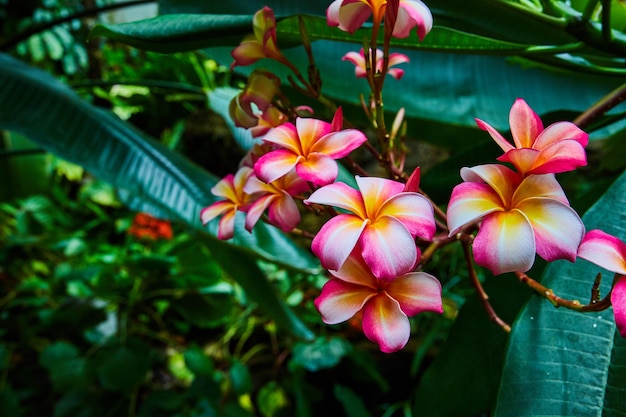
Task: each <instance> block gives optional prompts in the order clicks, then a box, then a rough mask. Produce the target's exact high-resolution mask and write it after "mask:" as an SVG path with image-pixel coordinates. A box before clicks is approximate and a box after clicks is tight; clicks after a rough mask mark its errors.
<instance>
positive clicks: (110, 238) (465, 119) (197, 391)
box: [0, 0, 626, 417]
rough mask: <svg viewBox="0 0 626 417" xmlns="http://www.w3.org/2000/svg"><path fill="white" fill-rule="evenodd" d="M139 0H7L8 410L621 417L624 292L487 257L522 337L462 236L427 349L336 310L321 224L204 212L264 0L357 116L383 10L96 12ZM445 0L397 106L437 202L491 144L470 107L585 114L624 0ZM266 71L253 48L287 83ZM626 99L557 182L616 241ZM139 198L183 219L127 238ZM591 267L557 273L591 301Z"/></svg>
mask: <svg viewBox="0 0 626 417" xmlns="http://www.w3.org/2000/svg"><path fill="white" fill-rule="evenodd" d="M131 3H133V4H135V3H148V2H145V1H144V2H131ZM131 3H127V4H124V3H122V4H117V5H111V4H107V3H106V2H96V1H84V2H79V1H70V0H66V1H61V0H57V1H54V0H52V1H32V2H21V1H15V0H2V1H0V19H2V25H1V30H0V33H1V36H2V37H1V38H0V50H1V53H0V85H1V86H2V87H1V88H0V128H2V129H5V130H4V133H3V136H2V141H1V142H0V152H1V154H0V178H2V179H3V181H2V182H1V183H0V186H1V188H0V198H1V201H2V202H1V204H0V242H1V243H0V262H1V263H0V310H1V311H0V375H1V377H0V415H10V416H19V415H24V416H31V415H32V416H39V415H54V416H66V415H68V416H69V415H80V416H103V415H106V416H118V415H119V416H122V415H144V416H160V415H163V416H174V415H176V416H214V415H219V416H245V415H259V416H282V415H285V416H287V415H298V416H316V415H321V414H322V413H329V414H330V415H346V416H350V417H351V416H368V415H372V416H378V415H381V416H387V417H389V416H410V415H419V416H468V417H469V416H480V415H489V414H492V415H496V416H504V415H511V416H523V415H528V416H531V415H532V416H536V415H563V416H569V415H607V416H610V415H621V414H623V413H626V403H624V398H626V395H625V394H626V393H625V392H624V389H625V388H624V384H623V381H624V380H625V378H626V374H625V373H624V372H625V371H624V370H625V369H626V368H625V367H624V366H623V361H624V352H625V351H626V350H625V349H624V346H623V344H624V342H623V339H621V338H620V337H619V335H617V336H615V328H614V324H613V323H612V319H611V313H610V311H608V312H605V313H603V314H600V315H598V314H594V315H593V316H591V315H589V316H582V317H581V315H580V314H573V313H569V312H566V311H561V310H556V309H554V308H553V307H552V305H551V304H549V303H548V302H546V301H545V300H543V299H540V298H538V297H535V296H532V295H531V292H530V290H529V289H527V288H526V287H524V286H523V285H522V284H520V283H518V282H517V281H516V280H515V277H514V276H512V275H511V276H508V275H505V276H499V277H495V278H493V277H489V276H488V274H486V273H485V274H481V279H482V280H484V281H485V288H486V289H487V291H488V293H489V294H490V296H491V300H492V302H493V305H494V307H495V308H496V310H497V311H498V312H499V314H500V315H501V316H502V317H503V318H504V319H505V320H507V321H509V322H514V326H513V331H512V333H511V335H510V336H507V335H506V334H505V333H503V332H502V330H501V329H500V328H498V327H497V326H496V325H495V324H493V323H491V322H489V321H488V318H487V316H486V314H485V312H484V310H483V309H482V308H481V306H480V303H479V302H478V300H477V299H476V297H474V294H473V291H472V290H471V287H470V285H469V283H468V280H467V276H466V272H465V271H464V270H463V268H462V267H460V266H459V263H461V262H462V254H460V253H459V251H458V250H457V249H458V248H446V249H445V251H442V253H438V256H436V257H435V258H434V259H433V262H432V263H431V264H430V265H429V268H430V269H429V272H431V273H433V274H434V275H435V276H437V277H438V278H440V279H441V281H442V284H443V286H444V304H445V314H444V315H443V316H437V317H435V316H430V315H426V316H424V317H419V318H416V319H414V320H412V324H413V337H412V341H411V342H410V344H409V345H408V346H407V347H406V348H405V349H404V350H403V351H402V352H400V353H397V354H394V355H384V354H381V353H379V352H378V351H376V349H375V347H373V346H372V345H371V344H369V343H368V342H367V341H366V340H364V338H363V336H362V334H361V333H360V332H359V330H358V329H355V328H353V327H352V325H351V324H350V323H348V324H345V325H340V326H332V327H328V326H322V325H321V322H320V319H319V316H318V314H317V313H316V312H315V310H314V308H313V306H312V300H313V298H314V297H315V296H316V295H317V293H318V292H319V288H320V287H321V284H322V283H323V282H324V279H323V277H322V276H320V275H319V274H321V271H320V269H319V266H318V265H317V263H316V261H315V259H314V258H313V257H312V256H311V255H310V254H309V252H308V249H307V247H306V242H300V241H298V240H296V239H293V238H291V237H289V236H285V235H283V234H282V233H279V232H277V231H276V230H275V229H272V228H270V227H267V226H265V225H259V226H258V227H256V228H255V232H254V234H253V235H249V234H247V233H246V232H245V231H243V230H239V231H238V233H237V234H236V236H237V237H236V239H235V240H234V241H233V242H231V243H229V244H226V243H223V242H220V241H218V240H217V239H215V238H214V237H213V234H214V233H215V230H214V229H215V228H214V225H212V226H211V227H209V229H208V232H209V233H207V230H206V229H204V228H203V227H202V226H201V225H200V222H199V216H198V212H199V210H200V208H202V207H203V206H206V205H208V204H210V203H211V202H212V201H213V196H212V195H211V193H210V188H211V186H212V185H213V184H214V183H215V182H216V181H217V179H218V178H220V177H222V176H223V175H225V174H226V173H228V172H233V171H234V170H235V169H236V164H237V161H238V159H239V158H240V157H241V155H243V152H244V151H245V150H246V149H248V148H249V147H250V146H251V145H252V140H251V137H250V135H249V134H248V133H247V132H246V131H243V130H240V129H237V128H235V127H234V126H232V124H230V122H228V121H227V120H224V118H222V117H221V116H223V117H225V116H226V115H227V106H228V103H229V101H230V98H231V97H233V96H234V95H235V94H236V93H237V92H238V89H239V88H241V86H242V85H243V83H244V77H245V75H247V74H248V73H249V72H250V71H251V69H250V68H237V69H236V71H235V72H234V73H232V72H230V71H229V70H228V65H230V63H231V60H232V58H231V57H230V50H231V49H232V47H233V46H235V45H237V44H238V42H239V41H240V39H241V38H242V37H243V36H244V35H245V34H246V33H248V32H249V31H250V27H251V26H250V25H251V19H252V15H253V13H254V12H255V11H256V10H258V9H260V8H261V7H262V6H264V5H266V4H267V5H269V6H270V7H272V8H273V9H274V10H275V12H276V14H277V16H279V23H278V39H279V44H280V45H281V46H282V47H283V48H286V54H287V55H288V56H289V57H290V59H292V60H294V61H295V62H297V63H299V65H300V66H301V68H302V69H305V65H306V55H305V54H304V52H303V50H302V49H301V48H300V47H299V36H298V31H297V30H296V28H297V22H298V18H297V16H303V19H304V23H305V25H306V27H307V31H308V32H309V35H310V37H311V39H312V40H314V42H313V50H314V52H315V56H316V62H317V64H318V65H319V69H320V72H321V75H322V78H323V81H324V86H323V90H324V93H325V94H326V95H327V96H328V97H330V98H332V99H333V100H335V101H336V102H337V103H338V104H341V105H342V106H344V109H345V111H346V114H347V116H348V118H350V119H351V120H354V121H355V123H357V124H358V123H359V105H358V103H359V96H358V93H359V92H362V93H366V88H367V85H366V82H365V81H363V80H358V79H354V77H353V76H352V74H353V68H352V67H351V64H348V63H345V62H341V61H340V58H341V56H342V55H343V54H344V53H345V52H346V51H348V50H352V49H357V48H358V43H360V42H361V41H362V39H363V37H364V32H367V30H368V29H367V28H366V29H362V30H360V31H357V32H356V33H355V34H354V35H349V34H346V33H343V32H340V31H338V30H336V29H333V28H328V27H327V26H326V25H325V19H324V18H323V16H324V12H325V8H326V7H327V6H328V4H326V3H324V2H291V1H286V0H284V1H283V0H271V1H267V2H261V1H256V0H245V1H240V2H236V3H232V2H231V3H226V2H206V1H197V0H179V1H169V0H161V1H159V2H158V5H159V13H160V16H158V17H156V18H154V19H152V20H148V21H139V22H131V23H124V24H110V23H105V22H104V21H103V20H98V19H99V16H100V19H102V14H101V12H103V11H105V10H108V8H110V7H116V8H120V7H128V6H129V5H130V4H131ZM600 3H602V5H603V6H604V10H610V13H602V11H601V7H600V6H601V5H600ZM427 4H428V5H429V6H430V7H431V9H432V10H433V13H434V16H435V29H434V30H433V31H432V33H431V34H430V35H429V36H428V37H427V38H426V40H425V41H424V42H423V43H420V42H418V41H417V39H416V36H415V35H413V36H412V37H410V38H408V39H407V40H399V41H397V43H396V44H395V45H394V48H396V49H397V50H401V51H402V52H403V53H407V54H408V55H409V57H410V59H411V64H410V65H409V66H407V68H406V70H407V71H406V75H405V78H404V79H403V80H402V81H399V82H396V81H393V82H389V83H388V84H387V88H388V90H387V91H386V96H385V105H386V109H387V110H388V111H389V112H390V113H393V112H395V111H397V110H398V109H399V108H400V107H404V108H405V109H406V111H407V115H408V116H409V119H408V120H409V131H408V136H409V141H408V143H407V146H408V147H409V149H410V164H411V165H413V166H417V165H421V166H422V167H423V172H424V176H423V181H422V188H424V189H425V191H427V192H428V193H429V195H431V197H433V198H434V199H435V201H436V202H437V203H439V204H441V205H442V206H445V204H446V200H447V198H448V197H449V195H450V190H451V189H452V187H453V186H454V185H455V184H456V183H458V182H459V175H458V170H459V168H460V167H461V166H470V165H475V164H478V163H484V162H488V161H491V160H492V159H493V158H494V157H495V156H496V155H497V149H496V147H495V145H494V144H493V143H491V141H490V139H489V138H488V135H486V134H485V133H484V132H481V131H479V130H478V129H476V128H475V124H474V117H479V118H481V119H483V120H487V121H489V123H491V124H493V125H494V126H495V127H497V128H499V129H501V130H503V131H504V130H506V129H507V128H508V120H507V117H508V109H509V108H510V106H511V104H512V102H513V101H514V99H515V98H516V97H523V98H524V99H525V100H526V101H527V102H528V103H529V104H530V105H531V106H532V107H533V109H535V110H536V111H538V113H540V114H541V115H542V118H543V119H544V121H545V122H550V121H554V120H565V119H569V120H572V119H574V118H576V117H577V116H578V115H579V114H580V113H582V112H584V111H585V110H587V109H588V108H589V107H590V106H592V105H593V104H594V103H595V102H597V101H598V100H600V99H601V98H602V97H603V96H605V95H606V94H608V93H609V92H611V91H613V90H615V89H616V88H618V87H620V85H621V84H622V83H623V78H624V72H625V71H626V70H625V69H624V63H623V58H622V57H623V56H624V55H623V53H624V50H625V49H626V46H625V45H626V44H625V40H624V39H625V38H624V33H623V32H624V26H625V24H626V17H625V14H624V13H625V11H624V8H623V6H622V2H620V1H605V2H594V1H584V0H580V1H572V2H562V1H555V0H551V1H519V2H518V1H487V0H484V1H483V0H479V1H473V2H464V1H460V0H459V1H457V0H445V1H443V0H442V1H439V0H432V1H429V2H428V3H427ZM55 19H57V20H59V22H58V24H54V22H52V23H48V22H51V21H53V20H55ZM60 20H63V21H62V22H61V21H60ZM98 22H100V24H99V25H97V26H95V28H93V27H94V24H96V23H98ZM45 25H47V26H45ZM609 29H611V30H609ZM89 31H90V32H89ZM88 32H89V34H88ZM87 39H89V42H87ZM162 53H167V54H166V55H164V54H162ZM271 64H272V63H268V62H261V63H259V65H261V66H269V67H270V69H271V70H272V71H273V72H274V73H276V74H278V75H279V76H281V77H283V79H284V80H286V76H287V73H286V72H285V70H284V69H283V68H279V67H275V66H272V65H271ZM285 84H286V82H285ZM287 94H289V95H290V97H292V98H293V99H294V100H296V99H301V97H299V96H298V95H297V93H296V92H295V91H294V90H290V89H288V88H287ZM307 104H310V105H312V106H314V107H316V109H318V107H317V105H316V104H315V103H310V102H307ZM318 110H319V111H320V112H321V111H322V110H321V109H318ZM624 114H625V113H624V108H623V106H622V107H616V108H614V109H613V110H612V111H611V112H610V113H609V114H607V115H605V116H604V117H602V118H600V119H598V120H595V121H594V123H593V124H591V125H589V126H587V127H586V128H587V130H588V131H590V133H591V138H592V143H591V145H590V146H589V149H588V151H589V160H590V165H589V167H587V168H586V169H584V170H582V171H578V172H576V173H569V174H566V175H561V176H560V177H559V179H560V180H561V182H562V183H563V184H564V186H565V188H566V192H567V194H568V196H569V197H570V200H571V202H572V205H573V206H574V207H575V208H576V209H577V210H579V211H580V212H584V211H586V210H587V209H589V208H590V207H591V208H590V209H589V212H588V214H587V215H586V216H585V218H584V219H585V221H586V223H587V226H588V228H592V227H601V228H603V229H605V230H606V231H607V232H609V233H612V234H615V235H617V236H619V237H621V238H622V239H624V238H626V232H624V221H623V219H624V213H625V212H626V206H625V205H624V201H623V196H624V195H625V193H624V177H623V176H621V174H622V172H623V170H624V167H625V166H626V162H625V161H624V159H623V158H621V157H620V155H623V153H624V143H625V142H624V140H623V136H624V128H625V127H626V126H625V125H624V121H623V119H624V117H623V116H624ZM220 115H221V116H220ZM47 152H50V154H48V153H47ZM59 158H62V159H59ZM66 161H70V162H71V163H70V162H66ZM363 162H364V163H367V161H363ZM74 164H76V165H74ZM615 180H617V181H616V182H615V183H613V182H614V181H615ZM594 203H595V204H594ZM592 206H593V207H592ZM137 211H143V212H149V213H151V214H152V215H154V216H157V217H160V218H164V219H169V220H171V221H172V222H173V223H172V224H173V237H172V238H171V239H170V238H166V237H162V238H160V239H156V240H151V239H145V238H139V237H137V236H136V235H134V234H133V233H132V232H129V229H130V230H132V229H131V226H132V225H133V222H134V221H135V220H134V219H135V213H136V212H137ZM581 263H582V262H581V261H579V262H577V263H576V264H573V265H571V264H568V263H563V264H561V263H556V264H554V265H551V266H549V267H548V268H546V270H545V273H543V275H544V284H545V285H547V286H549V287H552V288H554V290H555V291H557V292H558V293H562V294H563V295H564V296H568V297H572V298H578V299H581V300H585V299H586V297H588V293H589V289H590V288H591V284H592V282H593V277H594V276H595V272H596V271H595V269H594V268H593V267H591V266H590V265H588V264H582V265H581ZM543 269H544V265H543V264H540V263H538V264H537V265H536V266H535V268H534V269H533V270H532V271H531V272H530V275H532V276H534V277H536V278H539V277H540V276H541V275H542V272H543ZM607 284H608V283H605V286H606V285H607ZM602 289H603V291H606V287H602ZM529 300H530V301H529ZM520 309H521V312H520ZM581 381H584V382H581Z"/></svg>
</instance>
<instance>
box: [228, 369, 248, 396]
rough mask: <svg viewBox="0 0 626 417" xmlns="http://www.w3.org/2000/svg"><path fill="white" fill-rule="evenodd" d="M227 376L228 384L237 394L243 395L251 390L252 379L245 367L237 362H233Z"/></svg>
mask: <svg viewBox="0 0 626 417" xmlns="http://www.w3.org/2000/svg"><path fill="white" fill-rule="evenodd" d="M229 375H230V383H231V384H232V387H233V390H234V391H235V392H236V393H237V394H239V395H243V394H247V393H249V392H250V390H251V389H252V379H251V377H250V371H249V370H248V368H247V367H246V365H244V364H243V363H241V362H239V361H233V363H232V365H231V367H230V371H229Z"/></svg>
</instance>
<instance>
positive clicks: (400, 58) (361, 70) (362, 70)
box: [342, 48, 409, 80]
mask: <svg viewBox="0 0 626 417" xmlns="http://www.w3.org/2000/svg"><path fill="white" fill-rule="evenodd" d="M342 60H343V61H350V62H352V63H353V64H354V65H355V67H354V74H355V75H356V77H357V78H367V71H366V66H365V53H364V51H363V48H361V50H360V51H359V52H358V53H356V52H348V53H347V54H345V55H344V56H343V58H342ZM405 62H409V57H407V56H406V55H404V54H399V53H392V54H390V55H389V70H388V71H387V74H389V75H391V76H392V77H393V78H395V79H396V80H399V79H400V78H402V76H403V75H404V70H403V69H400V68H391V67H392V66H394V65H398V64H402V63H405ZM382 70H383V51H382V50H381V49H377V50H376V72H381V71H382Z"/></svg>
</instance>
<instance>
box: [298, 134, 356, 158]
mask: <svg viewBox="0 0 626 417" xmlns="http://www.w3.org/2000/svg"><path fill="white" fill-rule="evenodd" d="M365 142H367V137H366V136H365V135H364V134H363V133H362V132H361V131H359V130H356V129H345V130H340V131H338V132H331V133H329V134H327V135H324V136H323V137H321V138H320V139H319V140H318V141H317V142H316V143H315V144H313V146H311V149H310V151H309V152H319V153H324V154H326V155H328V156H330V157H331V158H333V159H340V158H344V157H346V156H348V155H349V154H350V152H352V151H353V150H355V149H356V148H358V147H359V146H361V145H362V144H363V143H365Z"/></svg>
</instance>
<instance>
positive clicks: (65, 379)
mask: <svg viewBox="0 0 626 417" xmlns="http://www.w3.org/2000/svg"><path fill="white" fill-rule="evenodd" d="M39 363H41V366H43V367H44V368H46V369H47V370H48V372H49V373H50V380H51V381H52V385H53V386H54V388H55V390H57V391H61V392H63V391H69V390H71V389H72V388H79V387H81V386H83V385H84V384H85V383H86V377H85V359H84V358H82V357H81V356H80V353H79V351H78V349H77V348H76V347H75V346H74V345H71V344H69V343H67V342H56V343H54V344H52V345H49V346H47V347H46V348H45V349H44V350H43V351H42V352H41V355H40V356H39Z"/></svg>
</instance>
